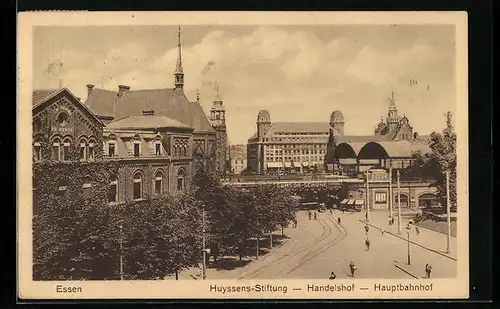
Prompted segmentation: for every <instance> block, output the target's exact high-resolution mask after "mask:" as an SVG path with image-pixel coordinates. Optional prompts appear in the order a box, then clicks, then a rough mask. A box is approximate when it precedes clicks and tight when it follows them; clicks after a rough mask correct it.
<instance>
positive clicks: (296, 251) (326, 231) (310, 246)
mask: <svg viewBox="0 0 500 309" xmlns="http://www.w3.org/2000/svg"><path fill="white" fill-rule="evenodd" d="M318 222H319V224H320V225H321V227H322V232H321V235H320V236H319V237H316V238H315V239H313V241H312V242H311V243H306V244H304V245H301V246H299V247H298V248H297V245H298V244H299V242H297V243H296V244H294V245H293V246H292V248H290V249H289V250H288V251H287V252H286V253H285V254H284V255H283V256H281V257H279V258H277V259H275V260H273V261H271V262H270V263H268V264H265V265H262V266H261V267H259V268H257V269H255V270H252V271H249V272H248V273H244V274H243V275H241V276H239V277H238V279H243V278H252V277H255V276H258V275H260V274H262V273H263V272H264V271H265V270H266V269H268V268H269V267H272V266H274V265H276V263H278V262H280V261H283V260H285V259H287V258H290V259H293V258H294V257H295V256H298V255H300V254H302V253H303V252H308V251H310V250H314V248H315V247H316V246H318V244H320V243H321V242H322V241H323V240H325V239H327V238H328V237H329V236H330V235H331V232H332V230H331V228H330V227H329V224H327V223H325V222H323V220H318ZM306 233H308V234H312V233H310V232H308V231H306Z"/></svg>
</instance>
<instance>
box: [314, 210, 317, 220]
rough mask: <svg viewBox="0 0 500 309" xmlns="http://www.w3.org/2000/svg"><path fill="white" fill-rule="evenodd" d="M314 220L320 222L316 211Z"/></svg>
mask: <svg viewBox="0 0 500 309" xmlns="http://www.w3.org/2000/svg"><path fill="white" fill-rule="evenodd" d="M314 220H318V214H317V212H316V210H315V211H314Z"/></svg>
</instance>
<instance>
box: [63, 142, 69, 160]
mask: <svg viewBox="0 0 500 309" xmlns="http://www.w3.org/2000/svg"><path fill="white" fill-rule="evenodd" d="M63 160H64V161H69V143H64V145H63Z"/></svg>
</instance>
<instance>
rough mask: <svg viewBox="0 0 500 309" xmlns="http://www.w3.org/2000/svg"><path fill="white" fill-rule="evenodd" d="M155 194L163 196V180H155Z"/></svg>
mask: <svg viewBox="0 0 500 309" xmlns="http://www.w3.org/2000/svg"><path fill="white" fill-rule="evenodd" d="M155 194H158V195H160V194H161V179H156V180H155Z"/></svg>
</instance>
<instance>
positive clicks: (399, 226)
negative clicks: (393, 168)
mask: <svg viewBox="0 0 500 309" xmlns="http://www.w3.org/2000/svg"><path fill="white" fill-rule="evenodd" d="M396 175H397V177H398V234H401V187H400V185H399V170H398V171H397V173H396Z"/></svg>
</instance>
